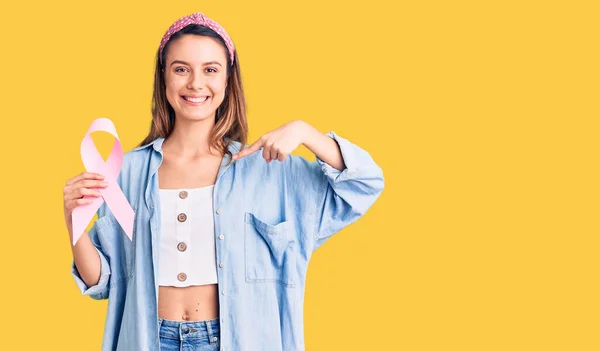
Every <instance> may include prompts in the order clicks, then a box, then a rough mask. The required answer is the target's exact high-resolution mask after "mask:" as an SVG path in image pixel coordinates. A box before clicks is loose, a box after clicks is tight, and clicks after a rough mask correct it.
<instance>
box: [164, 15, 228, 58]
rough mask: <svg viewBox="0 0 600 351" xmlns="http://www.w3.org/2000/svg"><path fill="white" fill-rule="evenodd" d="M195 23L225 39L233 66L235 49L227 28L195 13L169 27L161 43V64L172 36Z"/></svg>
mask: <svg viewBox="0 0 600 351" xmlns="http://www.w3.org/2000/svg"><path fill="white" fill-rule="evenodd" d="M193 23H195V24H199V25H201V26H204V27H207V28H210V29H212V30H214V31H215V32H217V34H219V36H221V38H223V40H224V41H225V45H226V46H227V50H228V51H229V57H230V58H231V64H232V65H233V53H234V51H235V49H234V47H233V42H232V41H231V38H230V37H229V35H228V34H227V32H226V31H225V28H223V27H221V25H220V24H218V23H217V22H215V21H213V20H211V19H210V18H208V17H206V16H205V15H204V14H203V13H202V12H195V13H192V14H191V15H189V16H185V17H181V18H180V19H178V20H177V21H176V22H175V23H173V24H172V25H171V27H169V30H167V32H166V33H165V35H164V36H163V38H162V40H161V41H160V49H159V50H160V52H159V59H160V63H161V64H162V52H163V48H164V47H165V44H166V43H167V41H169V39H170V38H171V36H172V35H173V34H175V33H177V32H179V31H180V30H182V29H183V28H184V27H185V26H187V25H190V24H193Z"/></svg>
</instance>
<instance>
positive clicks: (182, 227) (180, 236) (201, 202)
mask: <svg viewBox="0 0 600 351" xmlns="http://www.w3.org/2000/svg"><path fill="white" fill-rule="evenodd" d="M213 188H214V184H213V185H209V186H205V187H202V188H193V189H159V193H160V206H161V217H162V218H161V232H160V253H159V255H160V256H159V260H158V261H159V280H158V281H159V285H163V286H176V287H184V286H190V285H204V284H213V283H214V284H216V283H217V262H216V254H215V249H216V247H215V225H214V219H213Z"/></svg>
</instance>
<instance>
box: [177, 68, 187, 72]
mask: <svg viewBox="0 0 600 351" xmlns="http://www.w3.org/2000/svg"><path fill="white" fill-rule="evenodd" d="M180 69H185V68H183V67H177V68H176V69H175V72H180V71H179V70H180Z"/></svg>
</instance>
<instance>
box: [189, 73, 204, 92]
mask: <svg viewBox="0 0 600 351" xmlns="http://www.w3.org/2000/svg"><path fill="white" fill-rule="evenodd" d="M189 77H190V79H189V81H188V89H190V90H202V88H204V85H205V84H206V82H205V79H204V76H203V75H202V71H197V72H194V73H192V74H190V76H189Z"/></svg>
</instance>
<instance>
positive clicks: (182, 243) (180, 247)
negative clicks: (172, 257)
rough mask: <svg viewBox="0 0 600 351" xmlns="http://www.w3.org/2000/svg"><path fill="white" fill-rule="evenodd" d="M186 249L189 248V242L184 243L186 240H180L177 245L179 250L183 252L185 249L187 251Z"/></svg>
mask: <svg viewBox="0 0 600 351" xmlns="http://www.w3.org/2000/svg"><path fill="white" fill-rule="evenodd" d="M185 249H187V244H186V243H184V242H180V243H179V244H178V245H177V250H179V251H181V252H183V251H185Z"/></svg>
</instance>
